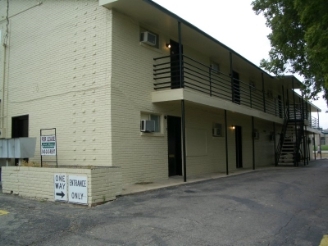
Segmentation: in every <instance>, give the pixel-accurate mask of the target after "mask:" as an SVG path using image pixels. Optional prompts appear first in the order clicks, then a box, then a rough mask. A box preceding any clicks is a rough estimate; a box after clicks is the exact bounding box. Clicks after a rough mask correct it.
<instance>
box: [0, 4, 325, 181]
mask: <svg viewBox="0 0 328 246" xmlns="http://www.w3.org/2000/svg"><path fill="white" fill-rule="evenodd" d="M0 30H1V44H2V45H1V48H0V54H1V58H0V99H1V115H0V128H1V137H2V138H14V137H27V136H29V137H37V138H38V139H39V136H40V129H45V128H56V131H57V140H58V143H57V144H58V146H57V149H58V161H59V164H60V165H74V166H75V165H78V166H119V167H120V168H121V173H122V178H123V186H126V185H129V184H134V183H138V182H154V181H158V180H165V179H168V178H169V177H171V176H181V177H182V178H183V179H184V180H187V179H188V177H192V176H198V175H205V174H211V173H219V172H223V173H229V172H233V171H235V170H236V169H238V168H245V169H247V168H248V169H251V168H253V169H255V168H257V167H263V166H273V165H286V164H291V165H298V164H299V163H300V164H302V165H303V164H307V163H308V161H309V160H310V159H311V158H312V149H313V144H314V143H313V141H311V139H312V137H313V135H314V134H318V133H319V132H318V130H317V128H319V122H318V119H317V118H314V117H315V116H316V114H317V112H319V111H320V109H319V108H317V107H316V106H314V105H313V104H311V103H310V102H308V101H305V100H304V99H303V98H302V96H300V95H299V94H297V93H296V92H295V89H298V88H300V86H301V82H300V81H298V80H297V79H296V78H295V77H294V76H285V77H281V78H276V77H273V76H271V75H269V74H268V73H266V72H265V71H263V70H261V69H260V68H259V67H257V66H256V65H254V64H252V63H251V62H250V61H248V60H247V59H246V58H244V57H242V56H241V55H240V54H238V53H236V52H235V51H233V50H232V49H230V48H229V47H228V46H226V45H224V44H222V43H221V42H219V41H218V40H216V39H215V38H213V37H211V36H209V35H208V34H206V33H204V32H203V31H202V30H199V29H198V28H196V27H195V26H193V25H192V24H190V23H188V22H187V21H185V20H183V19H181V18H180V17H179V16H176V15H175V14H173V13H171V12H169V11H168V10H166V9H164V8H163V7H161V6H160V5H158V4H156V3H154V2H152V1H149V0H99V1H95V0H68V1H58V0H43V1H22V0H19V1H1V2H0ZM39 142H40V141H39V140H38V141H37V147H36V151H35V157H34V158H32V159H31V160H32V161H40V150H39V149H40V146H39ZM45 161H47V160H45ZM48 162H49V163H50V164H51V160H50V159H49V160H48ZM11 164H12V165H14V164H15V163H14V162H12V163H11ZM2 165H4V164H2Z"/></svg>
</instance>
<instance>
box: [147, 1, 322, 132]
mask: <svg viewBox="0 0 328 246" xmlns="http://www.w3.org/2000/svg"><path fill="white" fill-rule="evenodd" d="M153 1H154V2H156V3H158V4H160V5H161V6H163V7H164V8H166V9H168V10H170V11H171V12H173V13H175V14H177V15H179V16H180V17H181V18H183V19H184V20H186V21H188V22H190V23H191V24H193V25H195V26H197V27H198V28H200V29H201V30H203V31H205V32H206V33H208V34H209V35H211V36H212V37H214V38H215V39H217V40H219V41H220V42H222V43H223V44H225V45H227V46H228V47H230V48H232V49H233V50H234V51H236V52H237V53H239V54H240V55H242V56H243V57H245V58H246V59H248V60H249V61H251V62H252V63H254V64H255V65H258V66H259V64H260V61H261V59H263V58H264V59H266V58H268V54H269V50H270V47H271V46H270V41H269V40H268V38H267V35H268V34H269V33H270V32H271V30H270V29H269V28H268V27H266V25H265V18H264V17H263V16H262V15H256V14H255V12H254V11H253V10H252V6H251V3H252V1H253V0H228V1H226V0H225V1H224V0H201V1H197V0H153ZM312 103H313V104H314V105H316V106H317V107H319V108H320V109H321V111H322V112H321V113H320V115H319V118H320V127H322V128H323V129H327V128H328V113H325V112H326V111H327V110H328V109H327V104H326V102H325V100H324V99H322V97H321V96H320V99H319V100H317V101H312ZM313 116H314V117H316V118H317V115H316V114H315V115H313Z"/></svg>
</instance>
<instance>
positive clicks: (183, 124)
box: [178, 21, 187, 182]
mask: <svg viewBox="0 0 328 246" xmlns="http://www.w3.org/2000/svg"><path fill="white" fill-rule="evenodd" d="M178 32H179V70H180V71H179V73H180V74H179V75H180V88H184V78H183V71H182V66H183V64H182V38H181V22H180V21H179V22H178ZM185 110H186V109H185V100H184V99H182V100H181V132H182V136H181V138H182V159H183V181H184V182H187V160H186V158H187V154H186V111H185Z"/></svg>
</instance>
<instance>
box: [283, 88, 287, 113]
mask: <svg viewBox="0 0 328 246" xmlns="http://www.w3.org/2000/svg"><path fill="white" fill-rule="evenodd" d="M285 105H286V102H285V88H284V86H283V85H282V112H283V115H284V113H285V109H286V106H285Z"/></svg>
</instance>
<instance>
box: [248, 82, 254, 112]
mask: <svg viewBox="0 0 328 246" xmlns="http://www.w3.org/2000/svg"><path fill="white" fill-rule="evenodd" d="M252 89H253V88H252V86H251V85H249V104H250V107H251V108H253V99H252Z"/></svg>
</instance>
